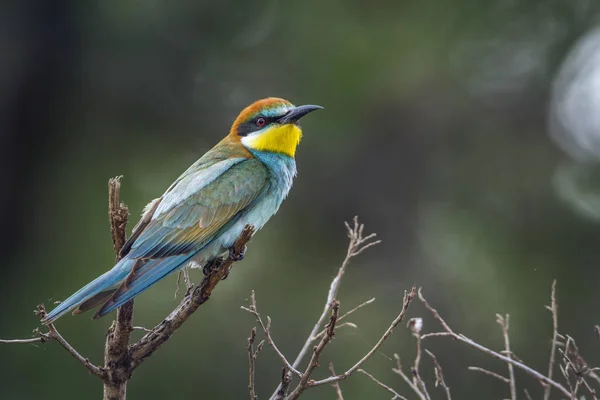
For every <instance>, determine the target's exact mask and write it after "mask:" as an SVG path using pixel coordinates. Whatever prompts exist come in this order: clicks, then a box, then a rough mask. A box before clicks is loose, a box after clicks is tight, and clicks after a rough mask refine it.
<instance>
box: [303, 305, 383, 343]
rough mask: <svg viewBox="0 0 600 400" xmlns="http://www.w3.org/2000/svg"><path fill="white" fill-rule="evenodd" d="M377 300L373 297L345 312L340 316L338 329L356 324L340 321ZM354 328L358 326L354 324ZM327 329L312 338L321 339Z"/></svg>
mask: <svg viewBox="0 0 600 400" xmlns="http://www.w3.org/2000/svg"><path fill="white" fill-rule="evenodd" d="M374 301H375V297H373V298H372V299H370V300H367V301H365V302H364V303H361V304H359V305H357V306H356V307H354V308H353V309H352V310H350V311H348V312H346V313H345V314H343V315H342V316H341V317H339V318H338V325H337V326H336V329H339V328H341V327H342V326H352V325H354V324H351V325H349V323H347V322H346V323H345V324H340V321H341V320H343V319H344V318H346V317H347V316H348V315H350V314H352V313H353V312H355V311H357V310H359V309H361V308H363V307H364V306H366V305H369V304H371V303H373V302H374ZM352 327H353V328H355V327H356V325H354V326H352ZM325 331H326V330H325V329H323V330H322V331H321V332H319V333H317V335H316V336H315V337H313V338H312V340H313V341H314V340H319V339H321V337H322V336H323V335H324V334H325Z"/></svg>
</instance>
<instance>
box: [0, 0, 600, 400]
mask: <svg viewBox="0 0 600 400" xmlns="http://www.w3.org/2000/svg"><path fill="white" fill-rule="evenodd" d="M2 9H3V10H2V12H1V13H0V47H1V48H2V51H1V53H0V165H1V167H0V180H1V182H2V185H1V189H0V190H1V193H2V195H1V196H0V217H1V220H2V225H3V229H2V240H1V241H0V268H1V270H2V279H1V280H0V293H1V294H2V295H1V296H0V315H1V317H2V318H1V321H2V322H1V323H0V337H2V338H15V337H27V336H29V335H30V333H31V331H32V329H34V328H35V327H36V326H38V322H37V319H36V318H35V317H34V315H33V314H32V310H33V309H34V308H35V306H36V305H37V304H38V303H40V302H44V303H46V304H47V305H50V304H51V303H52V302H53V301H56V300H59V299H64V298H66V297H67V296H68V295H69V294H71V293H72V292H73V291H75V290H76V289H78V288H79V287H81V286H82V285H83V284H85V283H87V282H88V281H89V280H91V279H92V278H94V277H96V276H97V275H99V274H100V273H102V272H104V271H105V270H107V269H108V268H110V267H111V266H112V263H113V259H114V255H113V253H112V244H111V240H110V235H109V230H108V220H107V201H106V192H107V184H106V182H107V180H108V178H109V177H111V176H115V175H123V176H124V179H123V191H122V197H123V200H124V201H125V202H126V203H127V204H128V205H129V207H130V210H131V212H132V220H136V219H137V215H139V213H140V212H141V210H142V208H143V206H144V205H145V204H146V202H148V201H149V200H151V199H153V198H155V197H157V196H159V195H160V194H161V193H162V192H163V191H164V190H165V188H166V187H168V185H169V184H170V183H171V182H172V181H173V180H174V179H175V178H176V177H177V176H178V175H179V174H180V173H181V172H182V171H183V170H185V169H186V168H187V167H188V165H190V164H191V163H192V162H194V161H195V160H196V159H197V158H199V157H200V156H201V155H202V154H203V153H204V152H205V151H207V150H208V149H209V148H210V147H212V146H213V145H214V144H215V143H216V142H217V141H218V140H219V139H220V138H221V137H222V136H223V135H225V134H226V133H227V131H228V129H229V126H230V124H231V122H232V121H233V119H234V118H235V116H236V115H237V113H238V112H239V110H241V109H242V108H243V107H244V106H246V105H247V104H249V103H250V102H252V101H254V100H255V99H257V98H261V97H265V96H278V97H284V98H287V99H290V100H291V101H292V102H294V103H295V104H304V103H315V104H321V105H323V106H324V107H325V110H324V111H321V112H318V113H314V114H312V115H310V117H309V118H306V120H305V121H304V123H303V126H304V129H305V136H304V139H303V141H302V144H301V146H300V148H299V151H298V155H297V162H298V166H299V176H298V178H297V180H296V183H295V187H294V189H293V190H292V192H291V196H290V197H289V199H288V200H287V201H286V202H285V203H284V205H283V207H282V209H281V210H280V212H279V213H278V215H277V216H276V218H274V219H273V220H272V221H271V222H270V223H269V224H268V225H267V227H266V228H265V229H264V230H263V231H261V232H260V233H259V234H258V235H257V236H256V237H255V239H254V240H253V242H252V244H251V246H250V248H249V251H248V254H247V257H246V259H245V260H244V261H243V262H242V263H240V264H238V265H237V266H236V268H235V269H234V271H233V273H232V275H231V276H230V278H229V279H228V280H227V281H226V282H224V283H223V284H221V285H219V287H218V288H217V290H216V292H215V293H214V295H213V297H212V299H211V301H210V302H208V303H207V304H206V305H205V306H203V307H202V308H201V309H200V310H199V311H198V313H197V314H196V315H194V317H193V318H192V319H191V320H190V321H189V322H188V323H187V324H185V326H184V327H183V328H182V329H181V330H180V331H179V332H178V333H177V334H176V335H175V336H174V338H173V339H172V340H171V341H170V342H169V343H168V344H167V345H166V346H164V347H163V348H162V349H161V350H160V351H158V352H157V353H156V354H155V355H153V356H152V358H151V359H149V360H148V361H147V362H146V363H145V364H144V365H143V366H142V367H141V368H139V369H138V370H137V371H136V372H135V374H134V376H133V379H132V381H131V382H130V385H129V391H128V392H129V393H128V394H129V397H130V398H132V399H142V398H143V399H166V398H170V399H193V398H202V399H239V398H247V364H246V363H247V358H246V357H247V355H246V338H247V337H248V332H249V330H250V328H251V327H252V326H255V322H254V320H253V318H252V317H251V316H250V315H248V314H247V313H245V312H243V311H241V310H240V306H241V305H244V304H247V299H248V296H249V294H250V291H251V290H252V289H255V290H256V293H257V299H258V303H259V309H260V311H261V312H262V314H263V315H265V316H266V315H270V316H271V318H272V319H273V335H274V338H275V339H276V341H277V342H278V344H279V346H280V348H281V349H282V350H283V351H284V352H285V353H286V354H287V355H288V356H289V357H290V358H293V356H294V355H295V354H296V353H297V351H298V350H299V349H300V347H301V344H302V343H303V342H304V338H305V337H306V335H307V334H308V332H309V331H310V329H311V327H312V325H313V323H314V321H315V319H316V318H317V316H318V315H319V313H320V312H321V309H322V305H323V302H324V300H325V295H326V292H327V288H328V286H329V283H330V280H331V278H332V276H333V275H334V274H335V271H336V270H337V267H338V266H339V264H340V262H341V260H342V258H343V256H344V254H345V250H346V245H347V240H346V237H345V231H344V227H343V222H344V221H345V220H350V219H351V218H352V217H353V216H354V215H356V214H358V215H360V218H361V221H363V222H364V223H365V224H366V230H367V231H374V232H377V233H378V234H379V237H380V238H381V239H382V240H383V243H382V244H381V245H379V246H378V247H377V248H376V249H373V250H370V251H368V252H366V253H364V254H362V255H361V256H360V257H359V258H357V259H356V260H355V261H354V262H353V263H352V265H351V266H350V268H349V270H348V273H347V275H346V277H345V280H344V283H343V287H342V290H341V293H340V300H341V303H342V309H346V310H347V309H349V308H351V307H353V306H355V305H356V304H358V303H360V302H362V301H365V300H367V299H369V298H371V297H376V301H375V303H374V304H373V305H371V306H369V308H368V309H364V310H363V311H360V312H359V313H356V314H355V315H354V316H353V318H351V321H352V322H354V323H356V324H357V325H358V328H357V329H350V328H348V329H342V330H340V331H339V332H338V334H337V336H336V339H335V342H334V344H333V345H332V346H330V347H329V348H328V349H327V351H326V353H325V354H324V358H323V360H324V361H328V360H332V361H333V362H334V363H335V366H336V369H337V370H340V371H341V370H343V369H344V368H347V367H348V366H350V365H351V364H352V363H354V361H355V360H357V358H358V357H360V356H361V355H363V354H364V353H365V352H366V351H367V350H368V349H369V348H370V346H372V345H373V344H374V343H375V342H376V341H377V339H378V338H379V336H380V335H381V333H382V332H383V330H384V329H385V328H386V327H387V325H388V324H389V322H390V321H391V320H392V319H393V318H394V317H395V315H396V314H397V312H398V311H399V309H400V306H401V299H402V293H403V290H404V289H406V288H409V287H410V285H411V284H413V283H416V284H418V285H421V286H423V287H424V293H425V294H426V295H427V297H428V299H429V300H430V302H431V303H432V304H433V305H434V306H436V307H437V308H438V309H439V310H440V311H441V312H442V314H443V315H444V316H445V317H446V319H447V321H448V322H449V323H450V324H451V326H453V327H454V328H455V330H457V331H460V332H462V333H465V334H467V335H468V336H469V337H472V338H473V339H475V340H477V341H480V342H482V343H484V344H486V345H488V346H491V347H492V348H494V349H501V346H502V338H501V332H500V329H499V326H498V325H497V324H496V323H495V314H496V313H509V314H510V315H511V334H512V347H513V349H514V351H515V352H516V353H517V354H518V356H519V357H520V358H522V359H523V360H525V361H526V362H527V363H528V364H529V365H531V366H532V367H534V368H537V369H539V370H541V371H545V370H546V368H547V359H548V351H549V341H550V335H551V319H550V313H549V312H548V311H547V310H545V309H544V305H546V304H548V303H549V292H550V286H551V283H552V280H553V279H557V280H558V289H557V293H558V298H559V303H560V321H559V323H560V326H561V329H560V330H561V332H563V333H568V334H570V335H573V336H574V337H575V338H576V339H577V340H578V344H579V347H580V350H581V351H582V353H583V354H584V355H585V356H586V358H587V359H588V361H589V362H590V363H592V364H594V363H598V362H600V360H599V357H598V349H599V347H600V343H599V341H598V339H597V338H596V337H595V336H594V333H593V325H594V324H596V323H598V322H600V315H599V312H598V310H599V306H600V291H599V290H598V287H599V286H598V285H599V283H600V268H599V267H598V265H599V262H600V257H599V254H600V249H599V247H598V246H599V244H598V243H599V239H600V234H599V233H600V226H599V225H598V224H599V222H600V183H599V182H600V181H599V179H600V169H598V168H597V167H596V166H595V165H596V160H597V159H598V158H599V157H600V145H599V143H600V121H599V119H600V100H599V98H600V33H599V31H598V30H595V28H594V27H595V26H597V24H598V22H600V18H599V17H600V3H598V2H594V1H589V0H569V1H566V0H546V1H536V0H521V1H506V0H489V1H481V2H473V1H466V0H446V1H443V2H442V1H439V0H421V1H410V0H409V1H379V2H363V1H339V0H333V1H317V0H305V1H296V2H288V1H279V0H268V1H252V2H238V1H219V2H217V1H203V0H194V1H178V2H167V1H158V0H150V1H132V0H118V1H117V0H105V1H79V2H71V1H66V0H55V1H53V2H47V1H38V0H22V1H18V2H17V1H13V2H4V3H3V6H2ZM193 277H194V279H195V280H198V279H199V275H198V274H197V273H196V274H195V275H194V276H193ZM174 291H175V277H169V278H167V279H165V280H163V281H162V282H161V283H160V284H159V285H158V286H157V287H154V288H153V289H152V290H150V291H148V292H146V293H145V294H143V295H142V296H140V297H139V299H138V300H136V320H135V321H136V325H145V326H153V325H154V324H156V323H157V322H159V321H160V320H161V319H162V317H163V316H164V315H166V314H167V313H168V312H169V311H170V310H171V309H172V308H173V307H174V306H175V304H176V301H175V300H173V294H174ZM410 316H411V317H417V316H423V317H424V318H425V328H424V331H432V330H437V329H438V327H437V325H436V323H435V321H433V320H432V318H431V316H430V315H428V314H427V313H426V312H424V311H423V309H422V307H420V305H419V304H417V303H414V304H413V307H412V308H411V311H410ZM110 322H111V320H110V318H104V319H102V320H98V321H90V320H89V319H88V316H85V315H84V316H79V317H77V318H75V317H70V316H67V317H65V318H63V319H61V320H60V322H59V323H58V327H59V328H60V329H61V331H62V333H63V334H64V335H65V336H66V337H67V338H68V339H69V340H70V341H71V343H72V344H73V345H75V346H76V347H77V348H78V349H79V350H80V351H81V352H82V353H83V354H84V355H85V356H87V357H89V358H90V359H91V360H92V361H94V362H96V363H100V362H101V360H102V351H103V343H104V335H105V332H106V330H107V328H108V326H109V324H110ZM139 335H140V333H136V334H134V337H138V336H139ZM427 348H429V349H431V350H433V351H434V352H435V353H436V354H437V356H438V359H439V361H440V363H441V364H442V366H443V367H445V375H446V379H447V381H448V383H449V385H450V386H451V388H452V391H453V395H454V396H453V397H454V398H456V399H482V398H506V397H508V396H509V394H508V390H507V388H506V387H505V385H504V384H502V383H499V382H496V381H494V380H492V379H491V378H489V377H486V376H483V375H478V374H477V373H474V372H470V371H468V370H467V366H469V365H480V366H484V367H487V368H490V369H493V370H495V371H497V372H500V373H503V374H505V373H506V372H505V371H506V367H505V365H504V364H502V363H500V362H496V361H494V360H491V359H488V358H486V357H484V356H482V355H480V354H478V353H477V352H476V351H475V350H474V349H471V348H467V347H464V346H462V345H461V344H460V343H454V342H452V341H449V340H444V339H440V340H439V341H437V342H434V341H432V342H430V343H429V344H427ZM393 353H399V354H400V355H401V356H402V357H403V358H404V359H405V360H406V361H405V363H406V364H409V362H410V360H412V357H413V355H414V339H413V338H412V337H411V335H410V333H409V332H408V331H407V329H406V328H401V329H398V330H397V332H395V333H394V336H393V337H392V338H391V339H390V340H389V341H388V342H387V343H386V344H385V346H384V347H383V348H382V349H381V351H380V352H379V353H378V354H376V355H375V356H374V357H373V358H372V359H371V360H370V361H369V362H368V363H367V364H366V365H365V368H366V369H367V370H368V371H370V372H371V373H373V374H374V375H376V376H377V377H378V378H379V379H381V380H382V381H384V382H386V383H388V384H389V385H391V386H393V387H394V388H395V389H396V390H397V391H399V392H400V393H402V394H404V395H405V396H407V397H408V398H414V395H413V394H412V393H411V392H410V391H409V389H408V387H407V386H406V385H405V384H404V383H403V382H401V380H400V379H399V378H398V377H397V376H396V375H394V374H393V373H392V372H391V368H392V367H394V365H395V363H394V361H393ZM257 368H258V369H257V390H258V393H259V395H260V398H268V396H269V395H270V394H271V392H272V391H273V389H274V387H275V386H276V384H277V383H278V380H279V376H280V365H279V362H278V359H277V358H276V357H275V356H274V354H273V352H272V351H271V350H270V349H268V348H265V350H264V351H263V353H262V354H261V355H260V356H259V359H258V367H257ZM422 368H423V370H422V373H423V375H424V376H425V377H426V379H427V381H428V382H431V384H430V392H431V394H432V397H433V398H436V399H439V398H442V392H441V391H440V390H439V389H435V388H433V384H432V383H433V371H432V367H431V364H430V363H429V361H425V362H424V364H423V367H422ZM326 374H327V372H326V369H325V368H324V367H321V368H320V369H319V371H318V373H317V376H321V377H323V376H325V375H326ZM517 379H518V385H519V387H520V393H522V389H524V388H527V389H528V390H529V392H530V393H532V395H534V396H535V397H539V395H540V393H541V388H540V386H539V384H538V383H537V382H535V381H534V380H533V379H531V378H529V377H526V376H524V375H522V374H521V373H520V372H517ZM342 389H343V390H344V394H345V397H346V398H347V399H386V398H389V397H390V395H389V394H388V393H386V392H385V391H383V390H382V389H381V388H379V387H376V386H375V385H374V384H373V383H372V382H371V381H369V380H368V379H367V378H366V377H364V376H362V375H359V376H356V377H353V378H352V379H349V380H348V381H346V382H343V383H342ZM0 390H1V393H2V394H1V397H2V398H3V399H36V398H45V399H95V398H100V396H101V391H102V388H101V385H100V384H99V383H98V382H97V381H96V379H95V378H94V377H92V376H90V375H89V374H88V373H87V372H86V371H85V370H84V369H83V368H81V366H80V365H78V364H77V363H76V362H75V361H74V360H72V359H71V358H70V357H69V356H68V355H67V354H65V353H64V351H63V350H62V349H61V348H60V347H59V346H58V345H56V344H54V343H49V344H45V345H39V346H34V345H26V346H24V345H19V346H8V345H3V346H1V347H0ZM491 393H493V395H491ZM305 398H307V399H332V398H334V392H333V389H332V388H331V387H321V388H318V389H313V390H310V391H308V392H307V393H306V394H305ZM553 398H558V395H557V394H556V393H554V395H553Z"/></svg>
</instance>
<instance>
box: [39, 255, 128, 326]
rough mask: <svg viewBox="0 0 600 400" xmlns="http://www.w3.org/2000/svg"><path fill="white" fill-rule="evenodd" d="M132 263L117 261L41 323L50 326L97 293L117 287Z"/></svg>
mask: <svg viewBox="0 0 600 400" xmlns="http://www.w3.org/2000/svg"><path fill="white" fill-rule="evenodd" d="M134 263H135V261H133V260H129V259H127V258H125V259H123V260H121V261H119V262H118V263H117V265H115V266H114V268H113V269H111V270H110V271H108V272H105V273H104V274H103V275H100V276H99V277H98V278H96V279H94V280H93V281H92V282H90V283H88V284H87V285H85V286H84V287H82V288H81V289H79V290H78V291H77V292H75V293H74V294H72V295H71V296H70V297H69V298H68V299H66V300H65V301H63V302H62V303H60V304H59V305H58V306H57V307H56V308H55V309H54V310H52V311H50V312H49V313H48V315H46V317H45V318H44V319H43V320H42V323H44V324H50V323H52V322H54V321H56V320H57V319H58V318H60V317H62V316H63V315H64V314H66V313H67V312H69V311H71V310H72V309H74V308H75V307H77V306H79V305H80V304H82V303H84V302H86V301H88V300H90V299H93V298H94V296H96V295H98V294H99V293H101V292H104V291H106V290H108V289H111V288H113V287H114V286H116V285H118V284H119V283H120V282H121V281H123V280H124V279H125V278H127V275H128V274H129V272H130V271H131V268H132V267H133V264H134Z"/></svg>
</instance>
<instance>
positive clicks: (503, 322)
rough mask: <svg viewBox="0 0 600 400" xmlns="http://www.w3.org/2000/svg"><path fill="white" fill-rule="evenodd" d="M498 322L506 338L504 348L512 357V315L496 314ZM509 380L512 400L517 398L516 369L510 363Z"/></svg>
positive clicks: (507, 354) (509, 356)
mask: <svg viewBox="0 0 600 400" xmlns="http://www.w3.org/2000/svg"><path fill="white" fill-rule="evenodd" d="M496 322H497V323H498V324H499V325H500V326H501V327H502V337H503V338H504V350H505V352H506V356H507V357H508V358H510V359H512V352H511V350H510V339H509V336H508V329H509V327H510V316H509V315H508V314H506V315H505V316H504V317H502V315H500V314H496ZM550 379H551V378H550ZM508 380H509V383H508V386H509V388H510V398H511V400H517V386H516V383H515V371H514V367H513V365H512V364H510V363H508Z"/></svg>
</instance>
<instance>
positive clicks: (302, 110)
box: [277, 105, 323, 124]
mask: <svg viewBox="0 0 600 400" xmlns="http://www.w3.org/2000/svg"><path fill="white" fill-rule="evenodd" d="M322 108H323V107H321V106H314V105H306V106H298V107H296V108H293V109H291V110H290V111H288V112H287V114H285V115H284V116H283V117H281V118H279V119H278V120H277V122H279V123H280V124H295V123H296V122H298V120H299V119H300V118H302V117H304V116H305V115H306V114H308V113H309V112H312V111H315V110H320V109H322Z"/></svg>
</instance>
